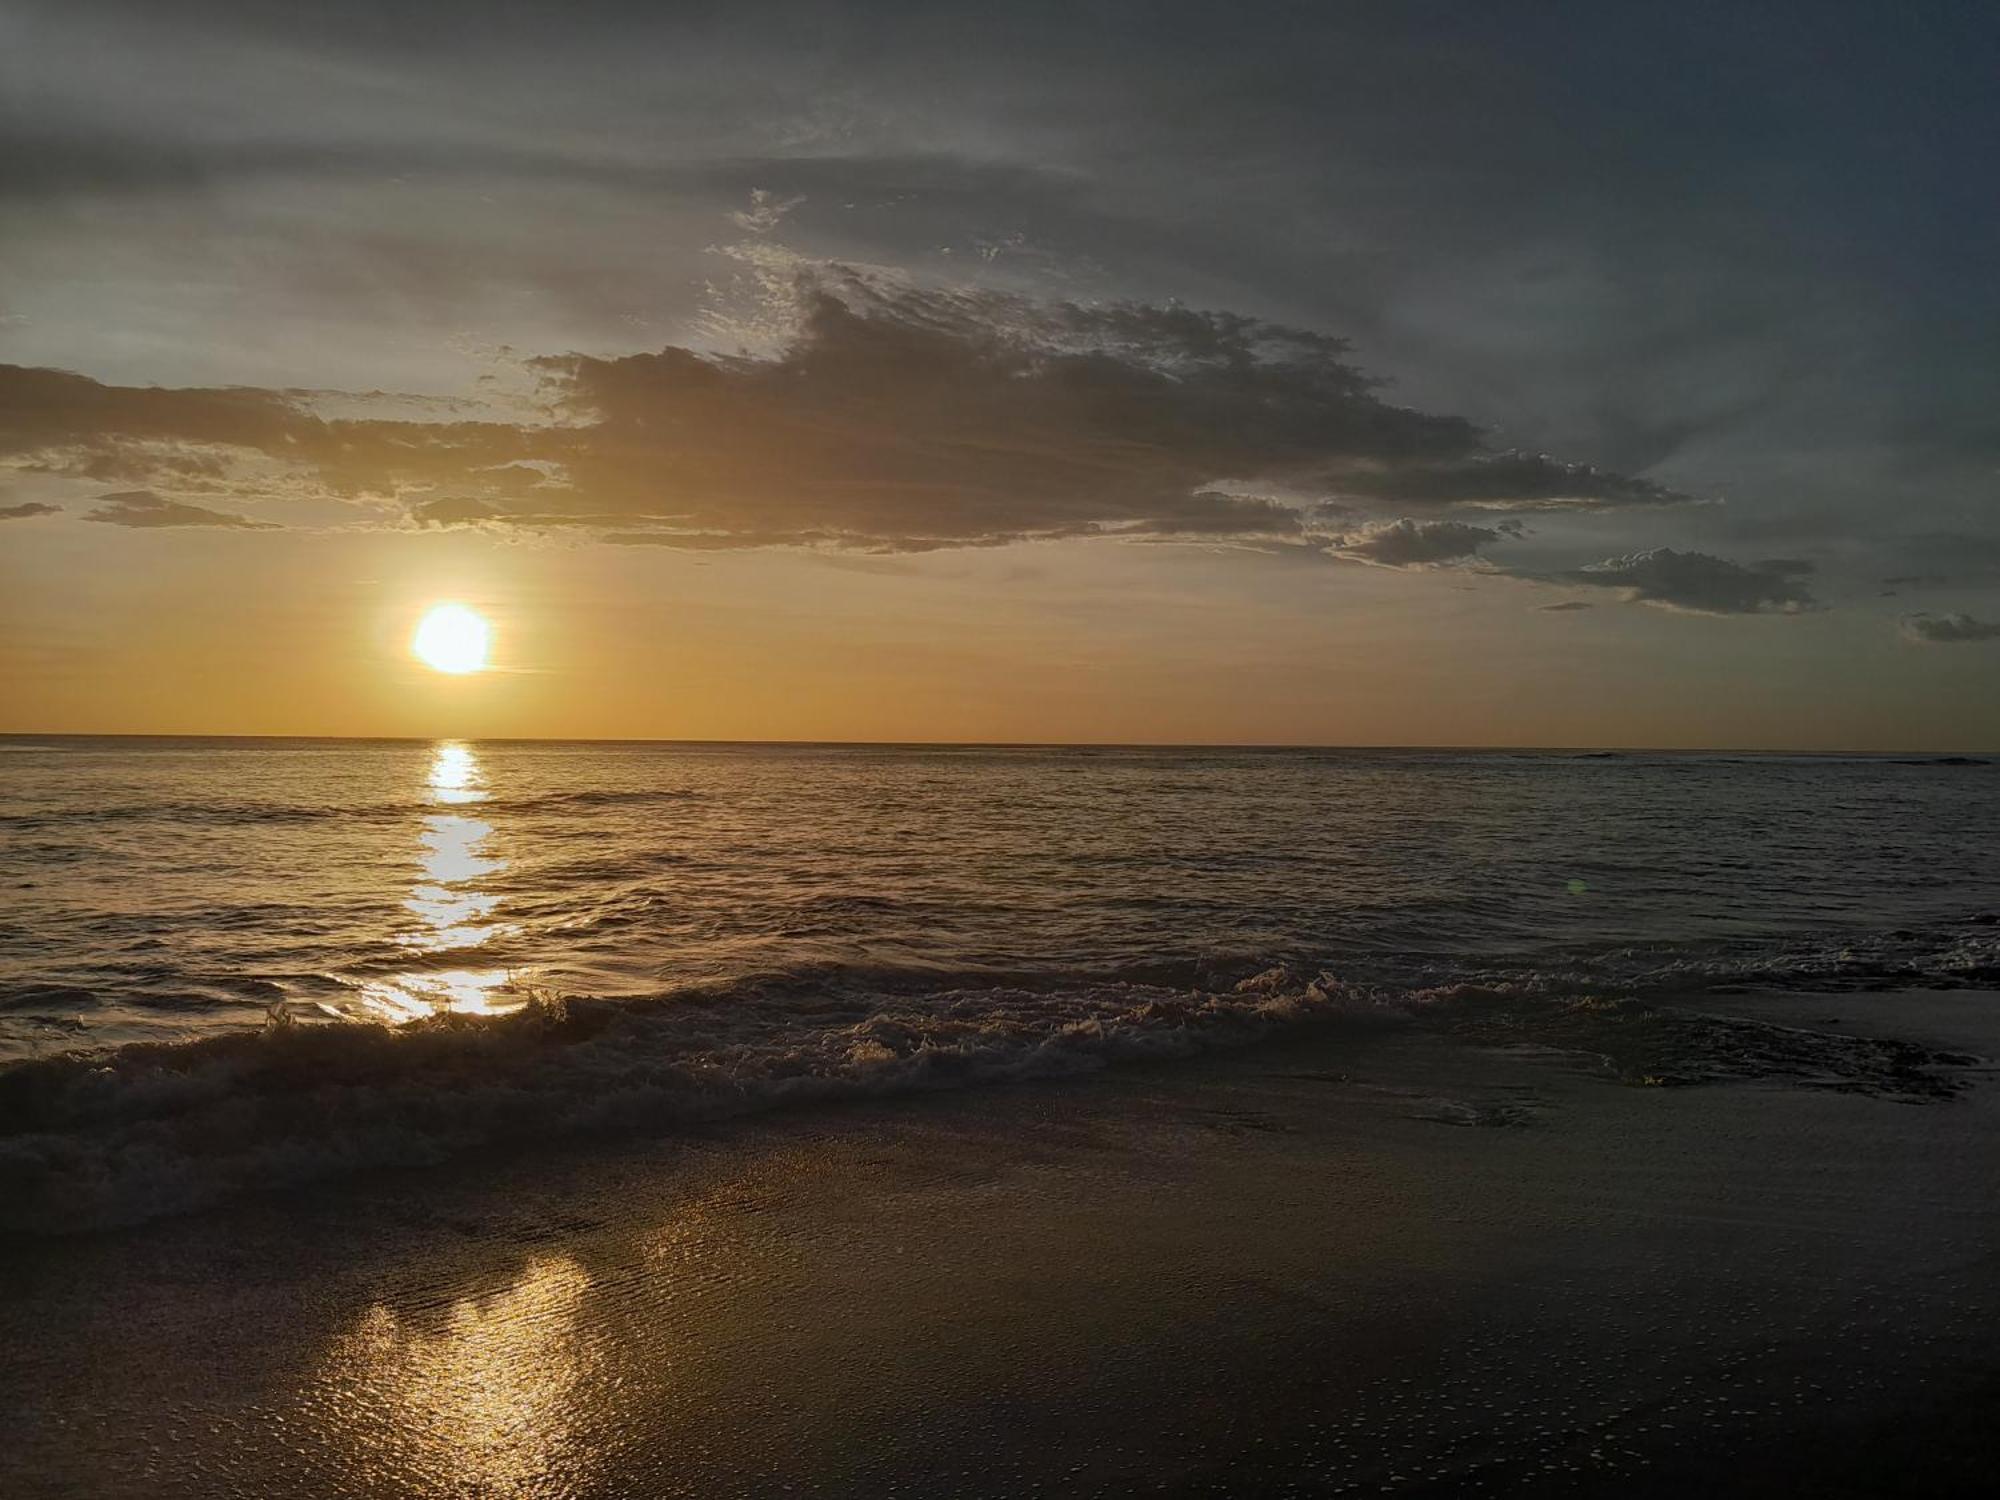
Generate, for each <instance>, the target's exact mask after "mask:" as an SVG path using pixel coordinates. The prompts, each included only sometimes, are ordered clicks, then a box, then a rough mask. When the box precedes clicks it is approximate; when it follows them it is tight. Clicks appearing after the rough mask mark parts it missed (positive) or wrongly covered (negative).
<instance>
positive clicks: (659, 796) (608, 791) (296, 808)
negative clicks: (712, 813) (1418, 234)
mask: <svg viewBox="0 0 2000 1500" xmlns="http://www.w3.org/2000/svg"><path fill="white" fill-rule="evenodd" d="M702 795H703V794H702V793H700V792H698V791H692V790H683V789H677V788H659V787H654V788H632V789H629V790H627V789H616V788H591V789H585V790H579V791H568V792H542V793H538V794H533V795H529V796H522V797H506V796H486V797H482V798H480V799H479V800H478V801H477V802H476V803H473V804H466V805H468V806H476V807H477V808H478V809H479V810H480V811H481V812H482V813H483V814H491V813H506V812H540V811H546V810H549V809H553V808H575V807H614V806H626V805H640V804H646V803H662V802H685V801H689V800H692V799H695V798H698V797H700V796H702ZM453 806H456V804H439V803H438V802H436V801H434V800H430V799H410V800H405V801H397V802H348V803H339V804H332V803H287V802H252V801H226V802H185V801H179V802H173V801H162V802H130V803H107V804H103V805H99V806H91V807H65V808H51V809H42V810H39V811H31V812H12V813H0V828H11V829H16V830H19V831H21V832H24V833H37V832H46V831H49V830H54V829H62V828H73V827H78V826H86V827H87V826H94V825H98V824H121V823H133V822H163V823H171V824H176V825H182V824H196V825H201V824H208V825H213V824H222V825H225V826H230V827H236V826H242V825H247V824H262V823H276V824H288V823H308V824H309V823H324V822H332V821H336V820H337V821H340V822H364V823H366V822H378V823H379V822H399V821H403V820H406V819H412V818H419V817H423V816H425V815H426V814H431V813H436V812H438V811H440V810H441V809H442V810H446V811H449V810H451V808H452V807H453Z"/></svg>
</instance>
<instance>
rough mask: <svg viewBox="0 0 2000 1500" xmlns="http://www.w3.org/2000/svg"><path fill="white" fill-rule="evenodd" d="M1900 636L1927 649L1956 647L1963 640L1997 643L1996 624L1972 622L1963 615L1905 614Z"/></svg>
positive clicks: (1998, 628) (1999, 626) (1999, 628)
mask: <svg viewBox="0 0 2000 1500" xmlns="http://www.w3.org/2000/svg"><path fill="white" fill-rule="evenodd" d="M1903 634H1904V636H1906V637H1907V638H1908V639H1910V640H1913V641H1921V642H1923V643H1924V644H1926V645H1931V646H1956V645H1961V644H1963V643H1965V642H1967V641H2000V622H1994V621H1989V620H1975V619H1974V618H1973V617H1972V616H1971V615H1967V614H1949V615H1905V616H1903Z"/></svg>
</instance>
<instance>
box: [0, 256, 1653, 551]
mask: <svg viewBox="0 0 2000 1500" xmlns="http://www.w3.org/2000/svg"><path fill="white" fill-rule="evenodd" d="M778 300H779V301H780V302H783V303H786V304H787V305H789V306H791V307H792V308H793V309H795V312H796V325H795V331H794V334H793V336H792V337H791V339H790V341H789V342H788V343H786V344H785V345H784V346H783V347H782V348H781V350H780V351H779V352H778V353H776V354H775V355H773V356H770V357H764V358H753V357H749V356H744V355H738V356H723V355H711V354H702V353H697V352H695V351H693V350H691V349H687V348H677V347H669V348H666V349H663V350H661V351H660V352H658V353H655V354H635V355H627V356H622V357H613V358H600V357H596V356H591V355H584V354H567V355H559V356H547V357H542V358H538V359H534V360H531V361H530V362H529V364H530V367H531V369H532V370H533V371H534V372H535V373H536V375H537V376H538V378H539V379H540V380H541V381H542V384H543V394H544V397H545V398H546V401H547V403H548V409H549V412H550V415H551V420H550V421H548V422H545V423H540V424H535V423H525V424H524V423H517V422H468V421H410V420H385V419H379V418H366V417H347V418H342V419H332V418H326V417H321V416H319V415H316V414H315V411H314V409H313V402H314V399H315V397H314V395H313V394H312V393H299V392H284V391H270V390H255V389H219V390H218V389H210V390H202V389H184V390H173V389H158V388H134V387H116V386H106V385H101V384H99V383H97V382H95V381H91V380H88V379H86V378H84V377H82V376H79V375H72V374H68V373H65V372H61V371H51V370H28V369H21V368H18V367H0V456H7V455H12V456H14V457H16V459H17V461H19V462H22V463H24V464H26V465H27V466H29V467H35V468H41V469H45V470H48V471H51V472H56V473H62V474H69V475H73V476H78V477H100V476H103V475H105V474H107V473H112V472H115V473H117V474H118V475H119V476H121V477H125V476H131V477H140V478H142V479H143V480H146V481H150V482H151V483H152V484H153V485H154V486H156V487H158V488H161V489H165V490H168V491H170V492H171V491H173V490H174V489H176V488H177V487H180V486H182V485H186V484H194V485H195V486H196V487H197V489H198V490H199V491H201V492H213V490H214V488H215V487H216V484H215V481H216V480H217V478H218V475H219V474H222V473H227V472H231V471H232V470H233V469H244V468H246V466H248V465H249V464H250V463H251V461H253V460H254V461H256V462H257V463H259V464H261V465H262V466H263V469H264V470H265V471H268V469H269V468H270V466H271V465H272V464H276V465H279V466H282V468H283V470H284V471H285V472H286V474H287V475H288V476H289V477H290V482H292V483H294V484H295V485H305V486H310V487H312V488H314V489H316V491H317V492H319V493H323V494H330V495H334V496H341V497H347V498H362V497H367V498H396V499H399V500H401V501H402V503H403V504H404V506H405V508H406V510H407V511H408V513H409V515H410V516H411V518H412V519H414V520H416V521H418V522H419V523H421V524H426V525H458V524H486V525H512V526H518V527H524V528H530V529H548V528H556V527H569V528H576V527H589V528H595V529H597V530H601V531H613V532H617V533H619V534H620V536H621V539H630V538H632V537H634V536H638V535H643V534H645V533H649V532H657V533H659V540H660V541H661V543H662V544H664V545H669V546H673V545H682V546H685V545H703V546H707V545H720V544H721V543H720V542H719V541H718V540H717V539H726V538H731V537H734V538H738V539H739V540H738V542H737V545H740V546H745V547H757V546H772V545H786V546H790V545H822V546H846V547H854V548H859V549H863V550H871V551H882V550H892V551H893V550H911V551H916V550H928V549H932V548H937V547H953V546H984V545H992V544H995V543H999V542H1004V541H1011V540H1017V539H1022V538H1058V537H1072V536H1089V535H1133V536H1148V537H1187V538H1216V537H1241V538H1250V539H1262V540H1274V539H1280V540H1281V539H1286V538H1302V537H1305V536H1306V534H1307V532H1308V530H1309V528H1308V524H1307V522H1308V517H1309V516H1317V515H1322V514H1324V512H1323V511H1321V510H1318V509H1316V508H1315V507H1316V503H1317V505H1318V506H1324V505H1325V504H1327V503H1328V502H1329V501H1332V502H1334V503H1336V504H1337V503H1339V502H1343V501H1344V502H1349V503H1350V504H1351V502H1353V501H1354V500H1356V499H1357V498H1362V497H1373V498H1378V499H1387V498H1389V497H1393V498H1394V500H1395V503H1396V504H1397V506H1398V508H1404V507H1408V506H1412V505H1426V506H1432V507H1436V508H1440V509H1450V508H1452V507H1469V508H1477V509H1488V508H1491V507H1494V506H1503V507H1511V506H1529V507H1535V506H1541V505H1544V504H1562V505H1564V506H1572V507H1585V508H1593V509H1605V508H1611V507H1617V506H1625V505H1633V504H1639V505H1655V504H1660V503H1663V502H1665V501H1669V500H1673V499H1677V498H1680V497H1678V496H1676V495H1673V494H1672V493H1671V492H1668V491H1665V490H1662V489H1660V488H1659V487H1657V486H1653V485H1650V484H1648V483H1646V482H1644V481H1642V480H1635V479H1627V478H1623V477H1621V476H1618V475H1614V474H1608V473H1605V472H1604V471H1601V470H1598V469H1593V468H1589V467H1588V466H1582V465H1563V464H1559V463H1557V462H1556V461H1554V460H1551V459H1547V458H1543V457H1539V456H1535V457H1528V456H1523V455H1519V454H1512V453H1491V452H1488V451H1487V450H1486V449H1485V448H1484V447H1483V445H1482V440H1481V436H1480V433H1479V431H1478V429H1477V428H1475V427H1474V426H1473V425H1472V424H1471V423H1469V422H1467V421H1465V420H1463V419H1461V418H1458V417H1454V416H1440V415H1431V414H1426V413H1423V412H1418V411H1413V410H1410V409H1408V408H1406V407H1401V406H1397V405H1393V404H1391V403H1389V402H1388V401H1386V400H1384V399H1383V398H1382V396H1381V394H1380V392H1379V389H1378V383H1377V382H1376V381H1374V380H1372V379H1370V378H1369V377H1368V376H1367V375H1365V374H1363V373H1362V372H1361V371H1360V370H1359V369H1357V368H1356V367H1355V366H1354V365H1353V364H1352V363H1351V362H1350V361H1349V359H1348V358H1347V353H1348V350H1347V345H1346V343H1345V342H1344V341H1342V340H1341V339H1338V338H1335V337H1331V336H1329V335H1326V334H1321V333H1315V332H1310V331H1306V330H1302V329H1297V328H1290V327H1285V326H1282V325H1278V324H1274V323H1270V322H1265V321H1262V320H1260V319H1256V318H1249V317H1244V316H1241V315H1238V314H1233V313H1226V312H1197V311H1193V310H1190V309H1187V308H1182V307H1172V306H1169V307H1159V306H1151V305H1145V304H1137V303H1112V304H1102V305H1098V304H1093V305H1080V304H1076V303H1067V302H1047V301H1033V300H1029V299H1026V298H1020V297H1013V296H1007V295H1002V294H998V293H994V292H991V291H973V290H967V289H964V288H925V287H920V286H916V285H912V284H909V283H906V282H903V281H900V280H893V279H889V278H885V277H881V276H875V275H868V274H863V273H861V272H858V271H855V270H852V269H850V268H845V267H838V266H814V267H809V268H806V269H804V270H801V271H799V272H798V274H797V279H796V281H795V282H794V283H793V284H791V285H789V286H788V287H785V288H783V289H782V291H781V293H780V295H779V298H778ZM169 506H170V502H166V501H158V500H157V497H156V503H152V504H147V505H139V506H133V507H119V508H116V512H115V514H114V515H99V516H95V517H93V519H105V520H113V519H116V520H117V521H118V522H119V524H126V525H191V524H208V525H230V524H236V525H252V524H256V523H253V522H248V521H244V520H242V519H241V518H234V519H230V518H223V519H216V517H217V515H218V513H216V512H209V511H203V510H202V509H201V508H200V507H198V506H193V505H188V506H186V507H184V508H183V509H181V510H178V511H176V510H173V509H171V508H168V507H169ZM197 516H199V517H201V519H199V520H197V519H196V517H197ZM1315 524H1318V523H1315ZM1399 525H1400V527H1401V529H1389V530H1373V531H1367V532H1363V533H1361V534H1360V535H1359V536H1358V537H1357V538H1352V539H1350V542H1349V545H1348V546H1347V555H1350V556H1353V557H1355V558H1357V559H1360V560H1366V561H1375V562H1381V563H1386V564H1389V565H1393V566H1410V565H1414V564H1417V563H1422V562H1434V561H1443V560H1448V559H1450V558H1453V557H1463V556H1468V555H1470V554H1471V553H1472V552H1474V551H1476V550H1477V546H1478V545H1480V544H1483V543H1485V542H1487V541H1490V540H1492V539H1493V538H1494V536H1496V535H1498V534H1499V533H1498V531H1497V530H1496V529H1494V528H1488V527H1479V526H1473V525H1469V524H1466V523H1461V522H1431V523H1422V524H1420V523H1417V522H1414V521H1405V522H1403V523H1399ZM1322 529H1323V530H1327V531H1330V530H1331V528H1326V527H1322ZM1315 535H1317V533H1315ZM696 537H698V538H702V539H703V540H702V541H701V542H698V543H691V542H690V541H689V540H688V538H696ZM807 539H810V540H807Z"/></svg>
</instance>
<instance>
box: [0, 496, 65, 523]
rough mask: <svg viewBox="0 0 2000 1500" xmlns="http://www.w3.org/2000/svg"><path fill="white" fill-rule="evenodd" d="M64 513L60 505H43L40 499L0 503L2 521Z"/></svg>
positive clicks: (23, 519)
mask: <svg viewBox="0 0 2000 1500" xmlns="http://www.w3.org/2000/svg"><path fill="white" fill-rule="evenodd" d="M61 514H62V507H61V506H60V505H43V504H41V503H40V502H39V501H35V500H27V501H23V502H22V503H21V504H19V505H0V521H25V520H27V519H28V518H29V517H30V516H56V515H61Z"/></svg>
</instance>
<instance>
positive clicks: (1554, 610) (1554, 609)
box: [1538, 599, 1591, 615]
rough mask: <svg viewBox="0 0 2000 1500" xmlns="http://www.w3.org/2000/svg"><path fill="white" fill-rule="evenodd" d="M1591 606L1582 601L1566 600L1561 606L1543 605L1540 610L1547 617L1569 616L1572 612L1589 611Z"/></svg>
mask: <svg viewBox="0 0 2000 1500" xmlns="http://www.w3.org/2000/svg"><path fill="white" fill-rule="evenodd" d="M1590 607H1591V606H1590V605H1588V604H1586V603H1585V602H1584V601H1583V600H1581V599H1565V600H1563V602H1562V603H1560V604H1543V605H1539V606H1538V608H1539V609H1540V610H1541V612H1542V613H1543V614H1545V615H1561V614H1568V613H1570V612H1571V611H1572V610H1579V609H1589V608H1590Z"/></svg>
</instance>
